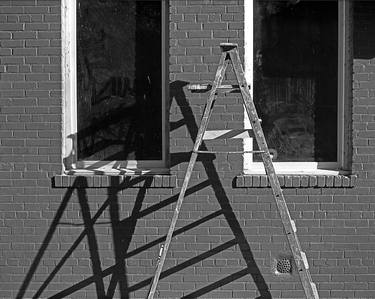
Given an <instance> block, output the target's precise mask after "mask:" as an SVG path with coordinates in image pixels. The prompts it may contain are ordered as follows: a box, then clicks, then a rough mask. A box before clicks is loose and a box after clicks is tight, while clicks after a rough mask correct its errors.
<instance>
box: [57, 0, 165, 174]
mask: <svg viewBox="0 0 375 299" xmlns="http://www.w3.org/2000/svg"><path fill="white" fill-rule="evenodd" d="M150 1H153V0H150ZM160 1H161V10H162V15H161V25H162V41H161V47H162V57H161V66H162V69H161V73H162V105H163V108H162V115H161V117H162V128H163V129H162V130H163V132H162V159H161V160H124V161H78V159H77V49H76V47H77V41H76V39H77V19H76V18H77V16H76V15H77V10H76V9H77V2H76V0H62V1H61V12H62V14H61V15H62V18H61V21H62V26H61V28H62V29H61V30H62V33H61V36H62V81H63V84H62V87H63V88H62V90H63V91H62V96H63V105H62V106H63V107H62V108H63V131H62V134H63V142H62V164H63V167H64V171H65V172H66V173H69V174H74V173H77V174H85V173H92V172H94V173H102V174H123V173H130V174H133V173H137V174H138V173H139V174H144V173H158V174H159V173H162V174H163V173H168V172H169V168H168V167H169V141H168V140H169V139H168V138H167V136H168V132H169V126H168V121H167V115H168V113H167V103H168V101H167V99H168V98H169V91H168V72H167V70H168V56H167V55H168V44H169V43H168V38H169V37H168V7H169V5H168V4H169V0H160Z"/></svg>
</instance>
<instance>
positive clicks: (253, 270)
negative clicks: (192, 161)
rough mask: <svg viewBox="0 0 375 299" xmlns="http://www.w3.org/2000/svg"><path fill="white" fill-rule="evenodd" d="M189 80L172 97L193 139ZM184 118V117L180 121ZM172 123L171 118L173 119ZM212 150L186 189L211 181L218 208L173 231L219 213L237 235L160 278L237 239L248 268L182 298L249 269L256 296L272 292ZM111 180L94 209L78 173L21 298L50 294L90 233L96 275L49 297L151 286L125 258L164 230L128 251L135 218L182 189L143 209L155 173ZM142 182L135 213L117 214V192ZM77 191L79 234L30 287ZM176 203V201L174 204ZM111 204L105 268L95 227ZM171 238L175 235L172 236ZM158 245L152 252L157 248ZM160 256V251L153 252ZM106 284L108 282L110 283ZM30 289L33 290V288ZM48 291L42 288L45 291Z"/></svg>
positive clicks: (182, 157)
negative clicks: (110, 252) (109, 257)
mask: <svg viewBox="0 0 375 299" xmlns="http://www.w3.org/2000/svg"><path fill="white" fill-rule="evenodd" d="M186 84H187V83H186V82H181V81H176V82H173V83H172V84H171V88H170V89H171V98H173V99H175V101H176V103H177V105H178V106H179V107H180V108H181V107H184V108H183V109H181V111H182V112H183V118H184V120H185V125H186V126H187V129H188V132H189V134H190V137H191V138H192V140H195V137H196V134H197V131H198V126H197V124H196V121H195V119H194V115H193V112H192V110H191V107H190V106H189V105H188V102H187V100H186V97H185V94H184V91H183V87H184V86H185V85H186ZM181 123H182V122H181ZM172 129H173V124H172ZM189 156H190V155H189V153H187V154H186V153H176V154H172V157H171V160H172V164H179V163H182V162H185V161H186V160H188V159H189ZM213 159H214V156H212V157H209V158H208V159H207V158H206V159H202V160H201V162H202V163H203V166H204V169H205V171H206V173H207V175H208V176H209V179H208V180H205V181H203V182H200V183H198V184H196V185H194V186H191V187H190V188H188V190H187V192H186V196H188V195H189V194H194V193H196V192H198V191H199V190H202V189H204V188H207V187H209V186H211V187H212V188H213V190H214V193H215V195H216V198H217V200H218V203H219V206H220V209H219V210H217V211H214V212H212V213H210V214H208V215H206V216H204V217H202V218H200V219H198V220H196V221H193V222H192V223H190V224H188V225H185V226H183V227H180V228H179V229H177V230H176V231H175V232H174V236H177V235H179V234H182V233H184V232H186V231H188V230H191V229H194V228H196V227H199V226H200V225H202V224H204V223H206V222H207V221H209V220H211V219H214V218H216V217H218V216H224V218H225V219H226V221H227V223H228V225H229V227H230V229H231V231H232V232H233V239H231V240H229V241H227V242H224V243H222V244H220V245H218V246H216V247H215V248H212V249H210V250H207V251H205V252H203V253H201V254H199V255H197V256H195V257H193V258H190V259H187V260H186V261H184V262H182V263H180V264H177V265H176V266H173V267H171V268H169V269H167V270H164V271H163V272H162V274H161V278H162V279H163V278H166V277H168V276H170V275H172V274H175V273H178V272H179V271H182V270H183V269H186V268H187V267H190V266H192V265H194V264H196V263H199V262H202V261H204V260H205V259H208V258H210V257H212V256H214V255H216V254H218V253H220V252H223V251H224V250H227V249H229V248H231V247H233V246H236V245H238V246H239V248H240V252H241V254H242V257H243V259H244V261H245V263H246V266H247V267H246V268H245V269H242V270H240V271H238V272H235V273H232V274H230V275H229V276H226V277H223V278H221V279H220V280H218V281H216V282H213V283H211V284H209V285H207V286H205V287H203V288H200V289H198V290H194V291H193V292H191V293H187V292H186V293H187V294H186V295H185V296H184V297H183V298H196V297H199V296H203V295H205V294H208V293H209V292H211V291H213V290H216V289H218V288H220V287H222V286H224V285H227V284H229V283H231V282H233V281H235V280H238V279H240V278H242V277H244V276H246V275H248V274H249V275H250V276H251V277H252V279H253V281H254V283H255V285H256V287H257V289H258V292H259V294H260V296H259V297H258V298H271V294H270V292H269V289H268V286H267V284H266V282H265V280H264V278H263V276H262V274H261V272H260V270H259V268H258V266H257V264H256V262H255V259H254V256H253V254H252V251H251V248H250V245H249V243H248V242H247V240H246V237H245V235H244V232H243V230H242V228H241V226H240V224H239V222H238V220H237V218H236V216H235V214H234V211H233V210H232V208H231V205H230V203H229V199H228V197H227V195H226V193H225V190H224V188H223V186H222V185H221V182H220V178H219V176H218V174H217V172H216V170H215V166H214V164H213ZM112 180H113V181H112V182H111V186H116V187H111V188H107V198H106V200H105V201H104V202H103V203H102V205H101V206H100V207H99V208H98V209H97V211H96V212H95V213H94V214H93V215H91V212H90V206H89V201H88V196H87V191H86V186H87V185H88V184H87V180H86V178H85V177H77V178H76V180H75V182H74V184H73V186H72V187H70V188H68V190H67V191H66V193H65V194H64V196H63V198H62V201H61V204H60V206H59V208H58V209H57V211H56V213H55V216H54V219H53V220H52V222H51V225H50V227H49V228H48V231H47V234H46V236H45V238H44V240H43V242H42V243H41V246H40V248H39V250H38V252H37V254H36V256H35V258H34V260H33V262H32V263H31V266H30V268H29V270H28V272H27V274H26V276H25V278H24V281H23V283H22V285H21V287H20V289H19V291H18V294H17V296H16V298H17V299H20V298H23V297H24V296H25V294H26V292H27V297H32V298H40V297H43V296H45V293H46V292H47V291H48V293H49V294H50V293H51V291H50V290H48V286H49V285H50V283H51V282H52V281H53V280H54V278H55V277H56V275H58V274H59V271H60V270H61V269H62V268H63V266H64V264H65V263H66V262H67V260H68V259H69V258H70V257H71V256H72V254H73V253H74V251H75V250H76V249H77V248H78V246H79V245H80V244H81V242H82V241H83V239H85V238H86V240H87V245H88V249H89V256H90V262H91V266H92V269H91V270H92V273H93V275H92V276H90V277H88V278H86V279H83V280H81V281H79V282H75V283H73V285H72V286H70V287H68V288H65V289H63V290H60V291H57V293H54V294H53V295H50V296H49V298H65V297H67V296H69V295H72V294H74V293H76V292H78V291H80V290H84V289H85V288H86V287H88V286H90V285H94V286H95V292H96V294H97V297H98V298H113V297H114V295H115V292H116V289H117V290H118V293H119V294H120V296H121V298H130V297H131V295H130V294H131V293H133V292H136V291H142V290H144V292H145V293H146V292H147V288H148V286H149V285H150V283H151V281H152V277H149V278H147V279H144V280H143V281H140V282H138V283H136V284H133V285H129V280H128V277H127V268H126V259H128V258H131V257H133V256H136V255H137V254H139V253H142V252H145V251H147V250H149V249H151V248H154V249H155V247H156V246H160V245H161V244H162V243H163V242H164V241H165V236H162V237H160V238H157V239H154V240H153V241H151V242H149V243H146V244H145V245H143V246H140V247H138V248H136V249H134V250H131V251H129V247H130V244H131V242H132V237H133V234H134V232H135V229H136V226H137V221H138V220H139V219H140V218H142V217H145V216H147V215H149V214H152V213H154V212H155V211H158V210H161V209H163V208H165V207H169V206H170V205H173V204H174V203H175V202H176V201H177V198H178V194H176V195H173V196H171V197H169V198H167V199H164V200H162V201H160V202H158V203H157V204H154V205H152V206H149V207H147V208H144V209H142V204H143V201H144V198H145V196H146V190H147V189H148V188H149V187H150V186H151V184H152V180H153V178H152V177H136V178H130V177H126V179H125V181H123V182H120V183H119V182H118V180H119V178H117V177H113V178H112ZM141 182H143V186H142V187H140V189H139V192H138V194H137V195H136V196H135V201H134V205H133V209H132V212H131V215H130V216H129V217H126V218H124V219H120V214H119V194H120V193H121V192H123V191H124V190H126V189H127V188H131V187H132V186H134V185H137V184H139V183H141ZM75 192H76V193H77V198H78V205H79V207H80V210H81V215H82V219H83V223H81V225H82V227H83V230H82V232H81V233H80V234H78V236H77V237H76V238H75V240H74V241H73V242H72V243H71V244H72V245H71V246H70V247H69V249H68V250H66V251H65V253H64V254H63V255H62V257H61V258H60V260H59V261H58V262H57V263H56V265H55V267H54V269H53V270H52V271H51V272H50V273H49V274H48V275H46V278H45V279H44V281H43V282H41V283H40V286H39V288H38V289H37V290H36V291H35V290H31V289H30V288H31V286H30V283H31V282H32V281H33V277H34V275H35V274H36V273H37V270H38V267H39V265H40V263H41V262H42V260H43V257H44V256H45V254H46V251H47V250H48V246H49V244H50V243H51V241H52V239H53V237H54V235H55V234H58V232H56V231H57V230H58V228H60V227H62V226H64V225H67V223H64V222H63V221H62V219H63V215H64V213H65V212H66V209H67V206H68V204H69V202H70V201H71V199H72V197H73V195H74V193H75ZM172 208H173V206H172ZM106 210H108V212H109V218H110V219H109V220H110V223H109V224H110V226H111V228H112V235H113V248H114V258H115V264H114V265H113V266H110V267H107V268H103V267H102V262H101V259H100V246H99V244H100V243H99V242H98V238H97V235H96V231H95V225H96V224H98V223H97V222H98V219H99V218H100V217H101V216H102V215H103V213H104V212H105V211H106ZM172 242H173V241H172ZM156 251H157V250H154V251H153V252H156ZM155 259H156V256H155ZM109 277H110V279H109V282H108V283H107V284H105V282H104V279H105V278H109ZM106 285H107V286H106ZM33 288H35V283H34V284H33ZM29 289H30V290H29ZM29 293H33V294H34V295H30V294H29ZM43 293H44V294H43Z"/></svg>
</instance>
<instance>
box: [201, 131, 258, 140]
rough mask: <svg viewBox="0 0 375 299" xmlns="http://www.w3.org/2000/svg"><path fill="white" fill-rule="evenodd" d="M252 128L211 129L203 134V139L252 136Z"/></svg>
mask: <svg viewBox="0 0 375 299" xmlns="http://www.w3.org/2000/svg"><path fill="white" fill-rule="evenodd" d="M251 132H252V129H233V130H211V131H206V132H204V134H203V140H215V139H245V138H252V137H254V134H251Z"/></svg>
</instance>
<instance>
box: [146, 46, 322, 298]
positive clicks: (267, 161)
mask: <svg viewBox="0 0 375 299" xmlns="http://www.w3.org/2000/svg"><path fill="white" fill-rule="evenodd" d="M220 47H221V50H222V54H221V58H220V62H219V66H218V69H217V71H216V76H215V80H214V82H213V84H212V86H209V87H207V85H206V87H204V88H206V89H210V95H209V97H208V100H207V103H206V107H205V109H204V113H203V116H202V120H201V124H200V127H199V130H198V134H197V138H196V140H195V143H194V148H193V151H192V154H191V157H190V161H189V164H188V167H187V170H186V174H185V178H184V181H183V184H182V187H181V191H180V194H179V197H178V199H177V203H176V207H175V211H174V214H173V217H172V220H171V224H170V227H169V230H168V233H167V237H166V240H165V243H164V245H163V246H162V247H161V249H160V253H159V258H158V261H157V266H156V271H155V274H154V277H153V280H152V283H151V287H150V290H149V293H148V296H147V298H148V299H152V298H154V295H155V292H156V287H157V284H158V282H159V278H160V275H161V272H162V269H163V266H164V262H165V259H166V255H167V252H168V248H169V245H170V243H171V241H172V236H173V232H174V230H175V226H176V223H177V220H178V216H179V213H180V209H181V206H182V203H183V200H184V197H185V192H186V190H187V187H188V184H189V181H190V177H191V174H192V171H193V168H194V164H195V162H196V160H197V157H198V154H204V153H211V154H212V153H218V152H213V151H200V150H199V148H200V145H201V144H202V141H203V138H204V134H205V132H206V129H207V126H208V122H209V119H210V116H211V114H212V110H213V106H214V103H215V100H216V94H217V89H222V88H225V86H222V85H221V83H222V81H223V79H224V75H225V71H226V68H227V66H228V64H229V61H231V63H232V66H233V70H234V73H235V75H236V78H237V81H238V87H239V89H240V92H241V95H242V99H243V104H244V106H245V110H246V113H247V114H248V117H249V120H250V123H251V126H252V130H253V134H254V136H255V139H256V142H257V143H258V147H259V150H257V151H246V152H252V153H259V154H261V156H262V160H263V165H264V168H265V171H266V174H267V176H268V180H269V184H270V186H271V188H272V193H273V197H274V199H275V202H276V206H277V209H278V211H279V215H280V218H281V221H282V223H283V226H284V231H285V234H286V236H287V238H288V242H289V246H290V249H291V251H292V254H293V257H294V261H295V264H296V268H297V272H298V274H299V277H300V280H301V283H302V286H303V289H304V292H305V295H306V298H308V299H319V295H318V291H317V288H316V285H315V283H313V282H312V279H311V275H310V271H309V265H308V262H307V258H306V254H305V253H304V252H303V251H302V250H301V245H300V243H299V240H298V237H297V235H296V232H297V229H296V225H295V222H294V221H293V220H292V219H291V217H290V213H289V209H288V207H287V204H286V202H285V198H284V195H283V192H282V190H281V187H280V183H279V180H278V178H277V175H276V172H275V168H274V166H273V163H272V158H271V155H270V152H269V149H268V146H267V143H266V140H265V137H264V133H263V130H262V127H261V121H260V119H259V118H258V114H257V112H256V109H255V105H254V102H253V100H252V98H251V94H250V89H249V86H248V84H247V82H246V79H245V74H244V70H243V67H242V64H241V60H240V56H239V52H238V47H237V44H233V43H222V44H220ZM204 88H203V89H204ZM238 153H245V152H244V151H243V152H238Z"/></svg>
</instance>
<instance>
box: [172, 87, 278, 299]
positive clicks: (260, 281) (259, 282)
mask: <svg viewBox="0 0 375 299" xmlns="http://www.w3.org/2000/svg"><path fill="white" fill-rule="evenodd" d="M187 84H188V83H187V82H184V81H175V82H172V83H171V84H170V95H171V99H173V98H174V99H175V101H176V103H177V105H178V106H179V107H180V110H181V113H182V115H183V119H185V121H186V125H187V129H188V132H189V134H190V137H191V139H192V140H193V141H195V140H196V137H197V134H198V125H197V123H196V121H195V118H194V114H193V111H192V109H191V107H190V105H189V103H188V101H187V99H186V96H185V93H184V90H183V87H184V86H186V85H187ZM201 149H202V150H203V151H204V150H207V147H206V146H205V144H204V142H202V145H201ZM202 164H203V167H204V168H205V171H206V173H207V175H209V176H210V181H211V185H212V188H213V191H214V193H215V196H216V198H217V200H218V202H219V204H220V206H221V209H222V210H223V211H224V217H225V218H226V220H227V222H228V225H229V227H230V228H231V230H232V232H233V234H234V236H235V238H236V240H237V242H238V244H239V247H240V251H241V253H242V256H243V257H244V259H245V262H246V264H247V267H248V268H249V269H252V271H251V272H250V273H249V274H250V275H251V276H252V278H253V280H254V282H255V284H256V286H257V288H258V291H259V293H260V295H261V296H260V298H272V297H271V293H270V291H269V288H268V285H267V283H266V281H265V280H264V278H263V276H262V274H261V272H260V270H259V268H258V266H257V264H256V261H255V259H254V255H253V253H252V251H251V248H250V245H249V243H248V242H247V240H246V236H245V234H244V232H243V230H242V229H241V225H240V223H239V222H238V220H237V218H236V215H235V213H234V211H233V209H232V207H231V205H230V202H229V199H228V197H227V195H226V192H225V189H224V187H223V186H222V184H221V181H220V177H219V175H218V173H217V171H216V168H215V165H214V164H213V163H212V160H202ZM209 291H210V289H207V291H206V293H207V292H209ZM203 294H204V293H202V294H201V295H203Z"/></svg>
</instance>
